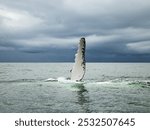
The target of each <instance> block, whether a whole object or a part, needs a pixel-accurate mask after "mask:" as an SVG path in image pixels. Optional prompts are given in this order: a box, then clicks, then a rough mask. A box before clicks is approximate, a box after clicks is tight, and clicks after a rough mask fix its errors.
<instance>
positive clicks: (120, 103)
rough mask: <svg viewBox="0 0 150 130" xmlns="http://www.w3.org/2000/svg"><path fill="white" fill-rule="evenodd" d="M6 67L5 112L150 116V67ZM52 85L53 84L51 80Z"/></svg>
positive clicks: (1, 101) (0, 75) (0, 101)
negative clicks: (73, 72)
mask: <svg viewBox="0 0 150 130" xmlns="http://www.w3.org/2000/svg"><path fill="white" fill-rule="evenodd" d="M72 65H73V63H0V112H1V113H3V112H13V113H14V112H17V113H18V112H19V113H20V112H27V113H30V112H41V113H43V112H44V113H52V112H53V113H66V112H71V113H75V112H127V113H128V112H150V63H87V64H86V74H85V77H84V79H83V82H80V83H76V82H71V81H70V80H67V78H68V77H70V69H71V68H72ZM46 79H49V80H46Z"/></svg>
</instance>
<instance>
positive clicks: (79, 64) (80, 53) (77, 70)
mask: <svg viewBox="0 0 150 130" xmlns="http://www.w3.org/2000/svg"><path fill="white" fill-rule="evenodd" d="M85 47H86V43H85V38H81V40H80V42H79V45H78V50H77V53H76V54H75V63H74V65H73V68H72V71H71V80H75V81H81V80H82V79H83V77H84V74H85Z"/></svg>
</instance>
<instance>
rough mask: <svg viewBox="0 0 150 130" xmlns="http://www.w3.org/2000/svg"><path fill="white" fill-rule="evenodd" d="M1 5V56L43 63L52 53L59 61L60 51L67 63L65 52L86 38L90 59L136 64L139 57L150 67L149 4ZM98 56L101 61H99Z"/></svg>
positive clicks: (8, 0)
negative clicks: (19, 55)
mask: <svg viewBox="0 0 150 130" xmlns="http://www.w3.org/2000/svg"><path fill="white" fill-rule="evenodd" d="M0 3H1V5H0V30H1V31H0V50H3V51H5V52H6V51H8V50H11V52H12V53H13V51H17V52H18V53H21V52H23V55H25V54H26V53H35V54H36V52H37V53H44V56H45V57H47V56H46V54H47V52H49V54H47V55H49V57H50V52H51V51H52V50H53V54H54V52H55V57H57V56H56V55H57V51H58V50H57V48H59V49H60V50H61V49H62V52H63V53H64V58H65V51H63V49H64V50H66V49H68V50H69V49H70V51H68V53H70V54H72V53H71V51H72V50H75V48H76V44H77V43H78V41H79V38H80V37H82V36H84V37H86V39H87V50H88V52H89V54H88V56H89V58H90V59H92V58H93V59H95V60H96V59H100V60H102V59H108V60H111V59H113V60H114V59H115V58H118V59H122V58H123V59H125V60H127V59H130V60H133V59H134V58H135V59H139V58H137V57H140V56H141V60H144V59H145V60H146V61H148V60H147V59H148V58H147V57H150V56H149V55H150V53H149V52H150V49H149V47H150V37H149V36H150V14H149V12H150V1H149V0H130V1H126V0H109V1H108V0H79V1H74V0H32V1H31V0H16V1H12V0H5V1H3V0H0ZM97 54H101V58H99V56H97V57H95V55H97ZM145 54H147V55H148V56H145ZM1 55H3V53H1ZM14 55H15V53H14ZM66 55H67V54H66ZM119 55H120V56H119ZM121 55H122V56H121ZM143 55H144V56H143ZM30 56H31V55H30ZM130 56H131V58H130ZM94 57H95V58H94ZM145 57H146V58H145ZM28 58H29V57H28ZM58 59H59V58H58ZM93 59H92V61H93Z"/></svg>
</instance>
